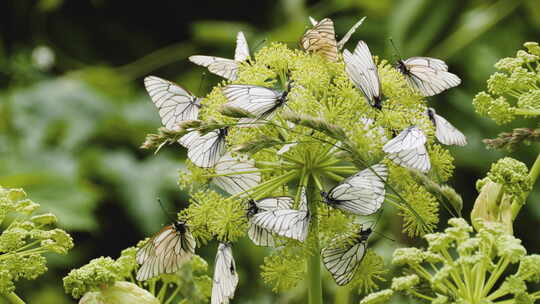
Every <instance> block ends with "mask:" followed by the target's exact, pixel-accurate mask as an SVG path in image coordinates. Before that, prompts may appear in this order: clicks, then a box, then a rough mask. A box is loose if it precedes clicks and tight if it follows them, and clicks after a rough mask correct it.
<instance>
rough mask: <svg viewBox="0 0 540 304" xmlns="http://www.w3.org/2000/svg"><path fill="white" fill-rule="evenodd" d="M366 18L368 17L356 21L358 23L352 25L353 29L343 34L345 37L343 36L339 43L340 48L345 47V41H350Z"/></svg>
mask: <svg viewBox="0 0 540 304" xmlns="http://www.w3.org/2000/svg"><path fill="white" fill-rule="evenodd" d="M365 19H366V17H363V18H362V19H360V21H358V22H356V24H355V25H353V26H352V27H351V29H350V30H349V31H348V32H347V33H346V34H345V36H343V38H341V40H340V41H339V42H338V44H337V48H338V50H341V49H343V47H344V46H345V43H347V41H349V39H350V38H351V36H352V35H353V34H354V32H356V29H358V28H359V27H360V25H362V23H364V20H365Z"/></svg>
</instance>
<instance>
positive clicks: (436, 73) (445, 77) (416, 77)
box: [404, 57, 461, 96]
mask: <svg viewBox="0 0 540 304" xmlns="http://www.w3.org/2000/svg"><path fill="white" fill-rule="evenodd" d="M441 62H442V60H439V59H435V58H429V57H413V59H412V60H410V59H407V60H405V61H404V64H405V66H406V68H407V70H408V71H409V73H408V75H406V76H407V81H408V82H409V84H410V85H411V86H412V87H414V88H416V89H418V90H419V91H420V93H422V95H423V96H433V95H437V94H439V93H441V92H443V91H445V90H447V89H449V88H453V87H455V86H457V85H459V84H460V83H461V79H459V77H458V76H456V75H455V74H452V73H450V72H448V71H447V69H448V67H447V66H446V64H445V63H444V62H442V63H441Z"/></svg>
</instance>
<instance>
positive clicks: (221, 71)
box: [188, 55, 238, 80]
mask: <svg viewBox="0 0 540 304" xmlns="http://www.w3.org/2000/svg"><path fill="white" fill-rule="evenodd" d="M188 59H189V61H191V62H193V63H195V64H197V65H200V66H203V67H206V68H208V71H210V72H211V73H213V74H216V75H218V76H221V77H223V78H225V79H228V80H236V78H237V74H238V61H236V60H233V59H227V58H221V57H214V56H203V55H194V56H189V58H188Z"/></svg>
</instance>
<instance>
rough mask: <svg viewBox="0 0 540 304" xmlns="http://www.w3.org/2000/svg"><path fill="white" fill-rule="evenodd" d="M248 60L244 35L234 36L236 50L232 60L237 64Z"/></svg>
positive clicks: (247, 49) (247, 48)
mask: <svg viewBox="0 0 540 304" xmlns="http://www.w3.org/2000/svg"><path fill="white" fill-rule="evenodd" d="M248 58H249V47H248V44H247V41H246V36H244V33H242V32H238V34H236V50H235V51H234V60H235V61H237V62H242V61H245V60H246V59H248Z"/></svg>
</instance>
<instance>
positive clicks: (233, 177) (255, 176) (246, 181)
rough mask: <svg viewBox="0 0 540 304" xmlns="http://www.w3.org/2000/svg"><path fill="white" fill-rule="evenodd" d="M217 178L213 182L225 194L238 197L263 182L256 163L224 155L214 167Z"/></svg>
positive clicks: (228, 154)
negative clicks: (237, 195)
mask: <svg viewBox="0 0 540 304" xmlns="http://www.w3.org/2000/svg"><path fill="white" fill-rule="evenodd" d="M214 169H215V171H216V175H217V176H216V177H214V178H212V182H213V183H214V184H215V185H217V186H218V187H220V188H221V189H223V190H224V191H225V192H227V193H229V194H231V195H236V194H239V193H242V192H246V190H249V189H251V188H253V187H255V186H257V185H258V184H259V183H260V182H261V173H260V172H257V170H258V169H257V168H256V167H255V162H254V161H253V160H251V159H249V158H247V157H245V156H236V157H233V156H232V155H231V154H230V153H227V154H225V155H223V156H222V157H221V158H220V159H219V161H218V162H217V163H216V165H215V166H214Z"/></svg>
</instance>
